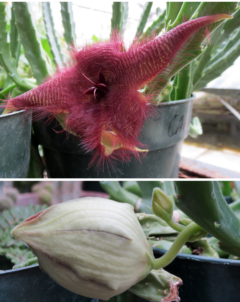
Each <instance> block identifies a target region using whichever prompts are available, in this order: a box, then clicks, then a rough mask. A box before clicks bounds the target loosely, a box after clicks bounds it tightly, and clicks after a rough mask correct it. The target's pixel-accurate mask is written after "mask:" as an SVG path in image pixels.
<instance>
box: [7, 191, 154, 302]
mask: <svg viewBox="0 0 240 302" xmlns="http://www.w3.org/2000/svg"><path fill="white" fill-rule="evenodd" d="M12 234H13V236H14V237H16V238H17V239H20V240H22V241H24V242H26V243H27V244H28V245H29V246H30V247H31V248H32V250H33V251H34V253H35V254H36V255H37V257H38V260H39V265H40V267H41V269H42V270H43V271H45V272H46V273H48V274H49V275H50V277H52V278H53V279H54V280H55V281H56V282H58V283H59V284H60V285H62V286H63V287H65V288H67V289H68V290H70V291H72V292H74V293H77V294H80V295H83V296H86V297H90V298H98V299H102V300H108V299H109V298H111V297H113V296H115V295H117V294H120V293H122V292H124V291H126V290H127V289H128V288H130V287H131V286H132V285H134V284H136V283H137V282H138V281H140V280H142V279H143V278H145V277H146V276H147V275H148V274H149V272H150V271H151V269H152V267H153V262H154V256H153V253H152V250H151V247H150V245H149V244H148V242H147V240H146V238H145V235H144V233H143V230H142V228H141V226H140V224H139V222H138V219H137V217H136V215H135V213H134V211H133V207H132V206H131V205H129V204H122V203H118V202H115V201H112V200H108V199H103V198H93V197H86V198H81V199H75V200H72V201H69V202H64V203H61V204H57V205H54V206H51V207H49V208H47V209H46V210H44V211H42V212H40V213H38V214H36V215H34V216H32V217H30V218H28V219H27V220H25V221H23V222H22V223H20V224H19V225H18V226H17V227H15V228H14V229H13V230H12Z"/></svg>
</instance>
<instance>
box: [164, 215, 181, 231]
mask: <svg viewBox="0 0 240 302" xmlns="http://www.w3.org/2000/svg"><path fill="white" fill-rule="evenodd" d="M166 222H167V224H168V225H169V226H170V227H171V228H173V229H174V230H176V231H177V232H182V231H183V230H184V229H185V228H186V226H185V225H182V224H179V223H177V222H176V221H175V220H174V219H173V218H172V219H171V220H170V221H166Z"/></svg>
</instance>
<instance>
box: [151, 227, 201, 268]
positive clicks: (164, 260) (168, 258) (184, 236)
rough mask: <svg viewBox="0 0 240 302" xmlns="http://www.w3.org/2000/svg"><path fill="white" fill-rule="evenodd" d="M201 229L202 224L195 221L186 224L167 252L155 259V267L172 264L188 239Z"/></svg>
mask: <svg viewBox="0 0 240 302" xmlns="http://www.w3.org/2000/svg"><path fill="white" fill-rule="evenodd" d="M199 230H201V228H200V226H199V225H197V224H196V223H194V222H192V223H190V224H189V225H188V226H186V227H185V228H184V230H182V232H181V233H180V234H179V235H178V237H177V238H176V239H175V241H174V243H173V245H172V246H171V247H170V249H169V250H168V251H167V252H166V254H165V255H164V256H162V257H161V258H159V259H155V261H154V265H153V269H160V268H163V267H165V266H167V265H168V264H170V263H171V262H172V261H173V260H174V258H175V257H176V256H177V254H178V253H179V251H180V249H181V248H182V246H183V245H184V244H185V243H186V242H187V241H188V239H189V238H190V237H192V235H193V234H195V233H196V232H197V231H199Z"/></svg>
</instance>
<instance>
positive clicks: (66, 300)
mask: <svg viewBox="0 0 240 302" xmlns="http://www.w3.org/2000/svg"><path fill="white" fill-rule="evenodd" d="M0 284H1V290H0V301H2V302H30V301H34V302H43V301H44V302H98V300H97V299H90V298H85V297H82V296H79V295H77V294H74V293H72V292H70V291H68V290H66V289H65V288H63V287H62V286H60V285H58V284H57V283H56V282H55V281H54V280H52V279H51V278H50V277H49V276H48V275H47V274H45V273H43V272H42V271H41V270H40V269H39V266H38V265H33V266H29V267H25V268H21V269H16V270H9V271H4V272H0Z"/></svg>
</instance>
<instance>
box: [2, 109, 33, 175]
mask: <svg viewBox="0 0 240 302" xmlns="http://www.w3.org/2000/svg"><path fill="white" fill-rule="evenodd" d="M31 123H32V116H31V114H26V113H25V111H24V110H21V111H17V112H13V113H9V114H6V115H2V116H0V129H1V136H0V178H24V177H26V176H27V173H28V168H29V161H30V143H31Z"/></svg>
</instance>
